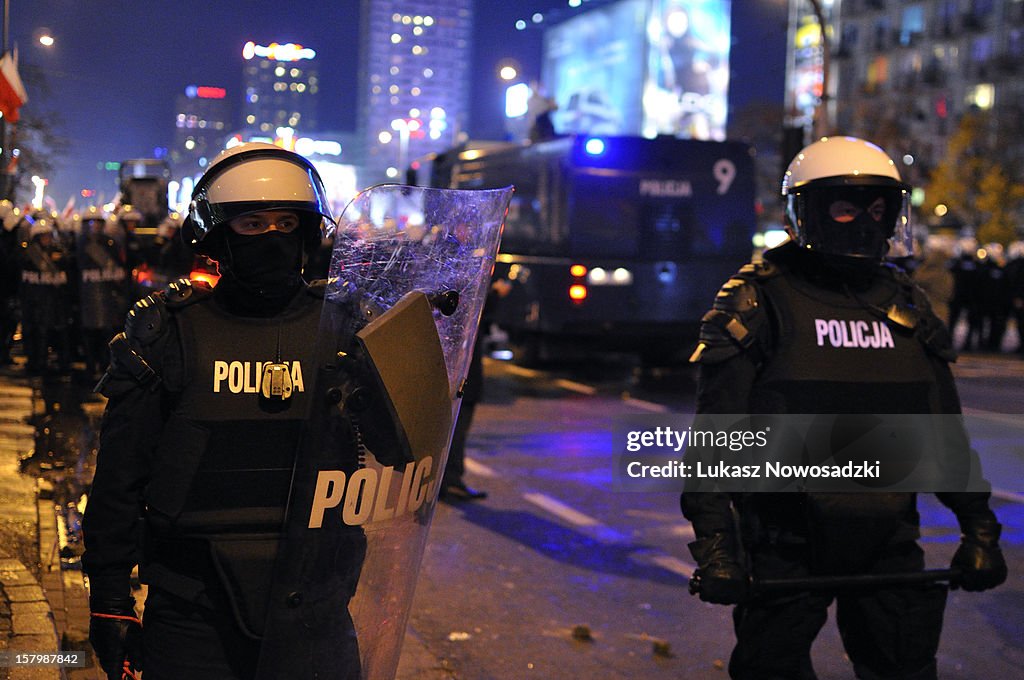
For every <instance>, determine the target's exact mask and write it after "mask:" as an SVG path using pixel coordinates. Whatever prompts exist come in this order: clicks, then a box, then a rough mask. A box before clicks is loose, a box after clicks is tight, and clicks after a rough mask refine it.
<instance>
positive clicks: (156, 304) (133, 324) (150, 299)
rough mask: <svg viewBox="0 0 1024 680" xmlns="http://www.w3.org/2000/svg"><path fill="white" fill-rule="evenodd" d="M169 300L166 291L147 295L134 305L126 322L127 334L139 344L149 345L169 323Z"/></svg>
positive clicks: (125, 331) (125, 329)
mask: <svg viewBox="0 0 1024 680" xmlns="http://www.w3.org/2000/svg"><path fill="white" fill-rule="evenodd" d="M167 314H168V312H167V301H166V298H165V297H164V292H163V291H160V292H159V293H153V294H152V295H147V296H146V297H144V298H142V299H141V300H139V301H137V302H136V303H135V304H134V305H132V308H131V310H129V312H128V318H127V319H126V320H125V322H124V333H125V336H127V338H128V339H129V340H131V341H132V342H133V343H136V344H138V345H142V346H145V345H149V344H151V343H152V342H153V341H155V340H156V339H157V338H159V337H160V336H161V335H162V334H163V333H164V329H165V327H166V325H167Z"/></svg>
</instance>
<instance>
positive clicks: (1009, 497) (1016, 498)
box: [992, 489, 1024, 503]
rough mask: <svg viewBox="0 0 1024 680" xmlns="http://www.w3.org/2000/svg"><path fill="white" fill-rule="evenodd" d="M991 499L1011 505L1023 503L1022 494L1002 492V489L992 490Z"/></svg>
mask: <svg viewBox="0 0 1024 680" xmlns="http://www.w3.org/2000/svg"><path fill="white" fill-rule="evenodd" d="M992 497H993V498H998V499H999V500H1003V501H1011V502H1013V503H1024V493H1017V492H1016V491H1004V490H1003V489H992Z"/></svg>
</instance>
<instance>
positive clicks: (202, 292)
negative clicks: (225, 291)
mask: <svg viewBox="0 0 1024 680" xmlns="http://www.w3.org/2000/svg"><path fill="white" fill-rule="evenodd" d="M212 293H213V288H211V287H210V284H208V283H206V282H205V281H193V280H191V279H187V278H181V279H178V280H177V281H172V282H171V283H169V284H167V288H165V289H164V290H163V294H164V297H165V298H166V301H167V306H168V307H170V308H171V309H177V308H179V307H185V306H186V305H190V304H193V303H195V302H199V301H200V300H202V299H204V298H206V297H209V296H210V295H211V294H212Z"/></svg>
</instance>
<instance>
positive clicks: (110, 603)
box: [89, 597, 142, 680]
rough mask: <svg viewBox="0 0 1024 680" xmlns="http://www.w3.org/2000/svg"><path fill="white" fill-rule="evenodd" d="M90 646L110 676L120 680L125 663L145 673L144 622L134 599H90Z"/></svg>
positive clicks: (112, 679) (112, 678)
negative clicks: (143, 654)
mask: <svg viewBox="0 0 1024 680" xmlns="http://www.w3.org/2000/svg"><path fill="white" fill-rule="evenodd" d="M89 609H90V610H91V616H90V617H89V642H91V643H92V648H93V649H94V650H95V651H96V656H97V658H98V659H99V661H100V666H102V667H103V672H104V673H106V674H107V680H121V677H122V674H123V672H124V667H125V662H128V663H129V664H130V666H131V668H132V669H134V670H141V669H142V622H141V621H140V620H139V617H138V615H137V614H136V613H135V598H132V597H118V598H95V597H94V598H90V599H89Z"/></svg>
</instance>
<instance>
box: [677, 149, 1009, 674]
mask: <svg viewBox="0 0 1024 680" xmlns="http://www.w3.org/2000/svg"><path fill="white" fill-rule="evenodd" d="M782 193H783V196H784V197H785V199H786V202H787V203H786V218H787V226H788V230H789V233H790V237H791V240H790V241H788V242H787V243H785V244H783V245H781V246H779V247H777V248H775V249H772V250H769V251H766V252H765V254H764V261H763V262H760V263H756V264H751V265H747V266H746V267H744V268H742V269H741V270H740V271H739V273H738V274H736V275H735V276H734V278H732V279H731V280H730V281H729V282H728V283H727V284H726V285H725V286H723V288H722V290H721V291H720V292H719V294H718V296H717V297H716V299H715V302H714V307H713V308H712V310H711V311H709V312H708V313H707V314H706V315H705V317H704V319H703V323H702V327H701V337H700V343H699V345H698V347H697V351H695V352H694V355H693V357H692V359H691V360H692V361H695V362H697V363H699V369H700V375H699V383H698V398H697V411H698V413H700V414H743V413H747V414H758V413H760V414H780V413H790V414H805V413H810V414H843V413H917V414H929V413H931V414H957V413H959V412H960V405H959V399H958V396H957V391H956V387H955V384H954V382H953V378H952V375H951V372H950V369H949V362H951V361H953V360H954V359H955V356H954V353H953V352H952V348H951V342H950V339H949V335H948V333H947V331H946V328H945V326H944V324H942V323H941V322H940V321H939V320H938V319H937V318H936V317H935V315H934V314H933V313H932V312H931V310H930V308H929V306H928V302H927V299H926V297H925V296H924V294H923V293H922V292H921V291H920V289H918V288H917V287H916V286H914V284H913V283H912V282H911V281H910V279H909V278H908V277H907V276H906V274H904V273H903V272H902V271H900V270H898V269H896V268H894V267H891V266H888V265H886V264H884V263H883V258H884V257H885V256H886V254H887V251H888V253H889V254H890V255H895V256H903V255H907V254H909V252H910V250H909V248H910V244H911V241H910V233H909V223H908V220H907V212H906V202H907V197H908V193H909V187H908V186H907V185H906V184H904V183H903V181H902V180H901V178H900V175H899V172H898V171H897V170H896V167H895V165H894V163H893V162H892V161H891V159H890V158H889V157H888V156H887V155H886V154H885V152H884V151H882V150H881V149H880V148H878V147H877V146H875V145H873V144H871V143H869V142H866V141H864V140H861V139H856V138H850V137H832V138H826V139H822V140H820V141H818V142H815V143H814V144H811V145H810V146H808V147H806V148H805V149H804V150H803V151H802V152H801V153H800V154H798V155H797V157H796V158H795V159H794V160H793V162H792V163H791V164H790V166H789V169H788V170H787V172H786V174H785V178H784V180H783V185H782ZM892 310H896V311H897V312H898V313H890V312H891V311H892ZM822 319H847V320H853V321H851V323H859V322H861V321H863V322H866V323H867V324H869V325H870V324H871V323H877V324H879V325H878V326H877V327H878V328H879V330H880V332H881V333H884V334H885V336H886V337H889V336H891V338H892V342H891V343H889V342H886V343H880V342H879V343H862V345H864V346H858V347H849V346H843V344H842V343H840V346H838V347H837V346H834V343H831V342H827V341H826V342H822V338H821V336H820V334H818V335H816V334H815V329H816V320H822ZM883 329H884V330H883ZM872 344H873V345H874V346H871V345H872ZM936 495H937V497H938V498H939V500H940V501H941V502H942V503H943V504H945V505H946V506H948V507H949V508H950V509H951V510H952V511H953V512H954V513H955V515H956V519H957V520H958V522H959V525H960V529H961V532H962V535H961V543H960V546H959V548H958V549H957V551H956V553H955V555H954V557H953V566H954V567H956V568H958V569H959V570H960V573H961V576H960V581H959V585H961V586H962V587H963V588H964V589H965V590H971V591H973V590H985V589H988V588H993V587H995V586H997V585H999V584H1000V583H1002V582H1003V581H1004V580H1005V579H1006V571H1007V570H1006V563H1005V561H1004V559H1003V556H1002V553H1001V551H1000V548H999V535H1000V524H999V523H998V522H997V521H996V517H995V515H994V513H993V512H992V511H991V510H990V509H989V494H988V493H987V492H950V493H936ZM681 501H682V510H683V513H684V515H685V516H686V517H687V518H688V519H689V520H690V521H691V523H692V524H693V528H694V532H695V535H696V540H695V541H694V542H693V543H691V544H690V550H691V552H692V554H693V556H694V558H695V559H696V561H697V563H698V570H697V576H698V577H699V579H700V596H701V599H703V600H706V601H709V602H714V603H719V604H734V605H736V609H735V612H734V616H733V619H734V624H735V633H736V646H735V649H734V651H733V653H732V657H731V660H730V663H729V673H730V676H731V677H733V678H758V679H761V678H787V679H791V680H792V679H797V678H801V679H802V678H813V677H815V675H814V671H813V669H812V667H811V659H810V649H811V644H812V642H813V640H814V638H815V636H816V635H817V633H818V631H819V630H820V628H821V627H822V625H823V624H824V623H825V620H826V610H827V608H828V606H829V604H830V603H831V601H832V600H833V598H835V599H836V601H837V607H838V625H839V628H840V632H841V634H842V639H843V643H844V646H845V648H846V650H847V653H848V655H849V657H850V660H851V661H852V663H853V667H854V671H855V672H856V674H857V677H858V678H865V679H868V678H921V679H924V678H935V677H936V661H935V654H936V650H937V648H938V643H939V634H940V630H941V625H942V616H943V610H944V607H945V599H946V589H945V586H944V585H941V584H936V583H932V584H930V585H925V586H921V585H916V586H880V587H875V588H873V589H868V590H861V591H855V592H854V593H853V594H849V593H844V592H839V593H831V592H817V591H813V592H812V591H803V592H790V593H784V594H778V595H775V594H766V593H761V594H759V595H758V596H756V597H754V596H753V595H752V593H751V591H750V583H751V581H750V579H749V577H750V576H752V575H753V576H755V577H758V578H769V579H771V578H776V579H777V578H783V577H802V576H808V575H810V576H814V575H835V574H872V573H874V574H878V573H881V572H914V571H921V570H923V567H924V558H923V552H922V550H921V548H920V547H919V546H918V545H917V542H916V539H917V538H918V536H919V535H920V533H919V518H918V514H917V510H916V496H915V495H914V494H913V493H892V492H890V493H875V494H871V493H833V494H826V493H801V492H792V493H722V492H716V493H712V492H705V493H696V492H688V491H684V493H683V495H682V499H681ZM734 513H735V516H734ZM736 517H738V521H737V520H736Z"/></svg>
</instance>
